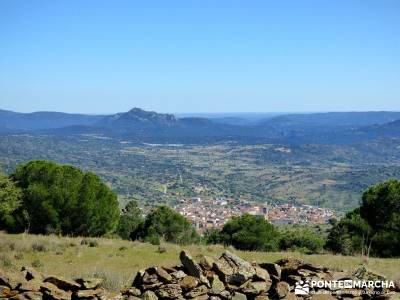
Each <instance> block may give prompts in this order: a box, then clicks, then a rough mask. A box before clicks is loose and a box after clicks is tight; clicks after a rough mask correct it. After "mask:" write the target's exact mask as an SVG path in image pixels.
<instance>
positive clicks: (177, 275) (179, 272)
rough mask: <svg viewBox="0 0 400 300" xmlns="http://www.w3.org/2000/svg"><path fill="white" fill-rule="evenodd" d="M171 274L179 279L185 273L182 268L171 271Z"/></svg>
mask: <svg viewBox="0 0 400 300" xmlns="http://www.w3.org/2000/svg"><path fill="white" fill-rule="evenodd" d="M171 276H172V277H173V278H174V279H177V280H179V279H182V278H184V277H185V276H186V274H185V272H183V271H182V270H179V271H175V272H173V273H171Z"/></svg>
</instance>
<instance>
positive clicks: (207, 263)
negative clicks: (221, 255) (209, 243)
mask: <svg viewBox="0 0 400 300" xmlns="http://www.w3.org/2000/svg"><path fill="white" fill-rule="evenodd" d="M214 262H215V261H214V259H212V258H211V257H209V256H206V255H204V256H202V257H201V259H200V262H199V264H200V266H201V267H202V268H203V270H208V271H211V270H212V268H213V265H214Z"/></svg>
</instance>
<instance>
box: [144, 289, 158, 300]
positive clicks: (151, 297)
mask: <svg viewBox="0 0 400 300" xmlns="http://www.w3.org/2000/svg"><path fill="white" fill-rule="evenodd" d="M142 299H143V300H158V297H157V295H156V294H155V293H154V292H153V291H146V292H144V293H143V295H142Z"/></svg>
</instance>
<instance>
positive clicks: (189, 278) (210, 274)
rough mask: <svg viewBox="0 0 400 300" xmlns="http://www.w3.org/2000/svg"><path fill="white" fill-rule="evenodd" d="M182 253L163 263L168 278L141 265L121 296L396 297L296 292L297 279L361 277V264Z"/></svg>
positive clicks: (222, 299)
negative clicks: (174, 262)
mask: <svg viewBox="0 0 400 300" xmlns="http://www.w3.org/2000/svg"><path fill="white" fill-rule="evenodd" d="M180 259H181V263H182V265H181V266H176V267H173V268H168V269H163V270H164V271H166V273H168V274H169V275H170V276H168V280H167V281H166V279H165V277H166V275H165V274H164V273H163V274H162V275H159V274H158V273H159V272H157V271H156V269H155V268H154V267H153V268H148V269H146V270H142V271H139V272H138V274H137V276H136V278H135V280H134V281H133V286H132V288H133V289H134V293H132V292H130V290H131V289H132V288H130V289H127V290H126V291H124V292H123V293H122V294H123V297H124V299H131V300H132V299H136V298H142V299H147V298H149V297H151V299H197V300H201V299H210V300H227V299H232V300H242V299H243V300H245V299H251V300H268V299H270V300H272V299H277V300H296V299H309V300H330V299H343V300H344V299H346V300H347V299H348V300H362V299H391V297H392V298H393V299H397V298H394V297H396V294H393V295H392V294H390V293H393V292H394V290H393V291H390V290H381V291H379V292H380V293H379V296H377V293H376V292H377V291H376V290H370V291H367V290H365V289H362V288H360V289H329V288H317V287H314V288H311V289H310V288H309V289H308V293H307V295H296V294H295V288H296V285H297V284H300V283H302V284H303V283H308V282H311V280H315V281H318V280H322V281H324V280H326V281H328V280H345V279H357V278H358V279H359V277H357V276H356V275H357V273H358V274H360V273H361V274H367V273H368V272H366V271H365V270H361V271H360V270H356V271H355V272H354V273H347V272H343V271H340V272H339V271H332V270H329V269H327V268H324V267H321V266H318V265H313V264H309V263H306V262H304V261H302V260H298V259H292V258H287V259H281V260H279V261H277V262H275V263H263V264H256V263H249V262H247V261H245V260H243V259H241V258H240V257H238V256H236V255H234V254H233V253H231V252H229V251H225V252H224V253H223V254H222V255H221V256H220V258H219V259H217V260H213V259H212V258H210V257H207V256H204V257H201V258H200V259H199V262H196V261H195V260H194V259H193V258H192V256H191V255H190V254H189V253H187V252H185V251H182V252H181V254H180ZM369 275H371V274H369ZM368 278H369V279H370V278H371V276H369V277H368ZM376 278H381V277H376ZM381 279H382V278H381ZM150 291H151V292H152V293H150ZM397 295H398V294H397ZM133 297H135V298H133Z"/></svg>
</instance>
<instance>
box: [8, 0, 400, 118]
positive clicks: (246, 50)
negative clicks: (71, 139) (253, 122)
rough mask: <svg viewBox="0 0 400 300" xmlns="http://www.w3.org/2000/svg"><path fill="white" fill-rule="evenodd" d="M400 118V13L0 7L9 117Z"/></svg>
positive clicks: (356, 8)
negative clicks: (139, 111) (148, 113)
mask: <svg viewBox="0 0 400 300" xmlns="http://www.w3.org/2000/svg"><path fill="white" fill-rule="evenodd" d="M132 107H141V108H144V109H150V110H156V111H160V112H277V111H279V112H282V111H348V110H400V1H398V0H393V1H388V0H379V1H376V0H374V1H369V0H360V1H356V0H344V1H325V0H318V1H317V0H315V1H300V0H296V1H234V0H229V1H223V0H218V1H217V0H212V1H209V0H197V1H191V0H182V1H174V0H168V1H164V0H162V1H161V0H160V1H151V0H150V1H133V0H132V1H118V0H116V1H111V0H110V1H100V0H96V1H94V0H93V1H91V0H85V1H74V0H68V1H67V0H65V1H59V0H51V1H39V0H38V1H29V0H26V1H19V0H0V108H3V109H10V110H15V111H23V112H29V111H37V110H56V111H66V112H85V113H111V112H117V111H125V110H128V109H130V108H132Z"/></svg>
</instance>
